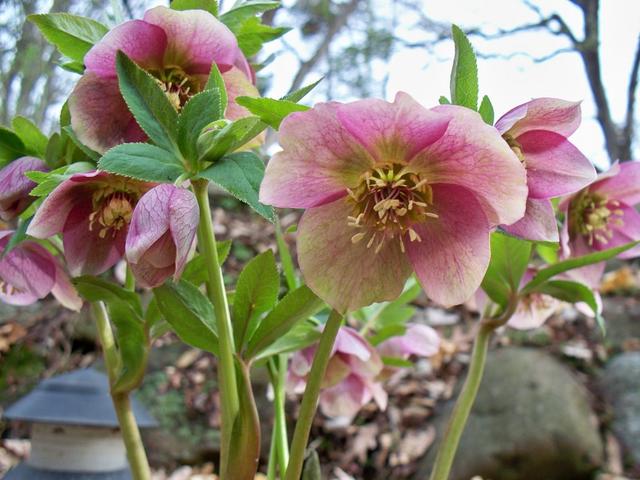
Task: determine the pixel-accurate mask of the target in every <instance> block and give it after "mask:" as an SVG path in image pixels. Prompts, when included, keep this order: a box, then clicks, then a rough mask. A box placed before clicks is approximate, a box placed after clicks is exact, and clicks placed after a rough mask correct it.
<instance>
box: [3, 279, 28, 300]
mask: <svg viewBox="0 0 640 480" xmlns="http://www.w3.org/2000/svg"><path fill="white" fill-rule="evenodd" d="M0 293H2V294H3V295H6V296H11V295H15V294H17V293H24V290H22V289H21V288H18V287H16V286H15V285H12V284H11V283H10V282H7V281H5V280H4V279H3V278H2V277H0Z"/></svg>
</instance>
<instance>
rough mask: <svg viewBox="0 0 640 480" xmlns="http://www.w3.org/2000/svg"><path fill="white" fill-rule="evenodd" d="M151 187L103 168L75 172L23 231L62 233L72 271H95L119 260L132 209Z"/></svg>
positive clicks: (37, 235)
mask: <svg viewBox="0 0 640 480" xmlns="http://www.w3.org/2000/svg"><path fill="white" fill-rule="evenodd" d="M151 187H152V185H151V184H148V183H144V182H139V181H137V180H132V179H130V178H126V177H121V176H118V175H112V174H110V173H106V172H89V173H78V174H75V175H73V176H71V177H70V178H69V179H67V180H65V181H64V182H62V183H61V184H60V185H58V187H56V189H55V190H54V191H53V192H51V193H50V194H49V196H48V197H47V198H46V199H45V201H44V202H43V203H42V205H40V208H38V210H37V211H36V214H35V216H34V217H33V220H32V221H31V224H30V225H29V228H28V229H27V233H28V234H29V235H31V236H32V237H35V238H48V237H51V236H52V235H55V234H57V233H62V241H63V245H64V252H65V258H66V260H67V265H68V267H69V271H70V273H71V275H73V276H77V275H85V274H86V275H98V274H100V273H102V272H104V271H105V270H107V269H109V268H111V267H112V266H113V265H115V264H116V262H117V261H118V260H120V258H122V256H123V254H124V247H125V239H126V236H127V229H128V227H129V222H130V221H131V215H132V214H133V209H134V207H135V205H136V203H137V202H138V199H139V198H140V196H141V195H142V194H143V193H144V192H146V191H147V190H148V189H149V188H151Z"/></svg>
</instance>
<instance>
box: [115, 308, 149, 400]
mask: <svg viewBox="0 0 640 480" xmlns="http://www.w3.org/2000/svg"><path fill="white" fill-rule="evenodd" d="M107 309H108V311H109V318H110V319H111V322H112V323H113V324H114V325H115V327H116V328H115V334H114V336H115V339H116V343H117V344H118V353H119V354H120V369H119V372H118V376H117V378H116V381H115V382H114V384H113V385H112V386H111V389H112V392H114V393H123V392H130V391H132V390H133V389H135V388H137V387H139V386H140V383H142V379H143V377H144V371H145V369H146V367H147V358H148V355H149V339H148V338H147V334H146V332H145V329H144V323H143V322H141V321H140V319H138V318H134V317H132V316H131V315H130V312H129V309H128V308H127V305H126V303H125V302H121V301H116V302H113V301H111V302H107Z"/></svg>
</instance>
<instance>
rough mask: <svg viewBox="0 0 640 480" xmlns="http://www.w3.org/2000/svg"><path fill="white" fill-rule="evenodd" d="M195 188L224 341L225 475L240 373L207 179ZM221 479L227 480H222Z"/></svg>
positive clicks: (195, 183)
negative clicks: (235, 355)
mask: <svg viewBox="0 0 640 480" xmlns="http://www.w3.org/2000/svg"><path fill="white" fill-rule="evenodd" d="M192 185H193V190H194V192H195V195H196V198H197V200H198V206H199V207H200V224H199V225H198V230H199V231H198V240H199V247H200V252H201V254H202V255H204V257H205V260H206V264H207V270H208V275H209V281H208V282H207V293H208V295H209V300H211V303H212V304H213V308H214V311H215V314H216V325H217V328H218V336H219V341H220V356H219V359H218V360H219V365H218V384H219V389H220V397H221V414H222V415H221V417H222V425H221V446H220V472H221V474H222V475H224V472H226V471H227V462H228V459H229V445H230V443H231V434H232V429H233V422H234V420H235V417H236V414H237V413H238V408H239V401H238V387H237V380H236V370H235V366H234V360H233V359H234V343H233V330H232V326H231V315H230V314H229V304H228V303H227V294H226V291H225V288H224V281H223V277H222V269H221V268H220V261H219V259H218V251H217V248H216V237H215V234H214V232H213V220H212V218H211V206H210V205H209V193H208V182H207V181H205V180H194V181H192ZM221 480H227V479H224V478H222V477H221ZM228 480H233V479H228Z"/></svg>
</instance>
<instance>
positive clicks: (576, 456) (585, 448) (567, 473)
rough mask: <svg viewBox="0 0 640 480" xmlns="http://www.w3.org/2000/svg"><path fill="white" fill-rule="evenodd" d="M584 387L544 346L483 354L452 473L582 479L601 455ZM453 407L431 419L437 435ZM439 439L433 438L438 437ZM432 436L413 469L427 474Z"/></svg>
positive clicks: (460, 478)
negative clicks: (480, 378) (484, 358)
mask: <svg viewBox="0 0 640 480" xmlns="http://www.w3.org/2000/svg"><path fill="white" fill-rule="evenodd" d="M589 400H590V399H589V394H588V393H587V391H586V390H585V389H584V388H583V386H582V385H581V384H580V383H579V382H578V381H577V379H576V378H575V376H574V375H573V374H572V373H571V371H570V370H569V369H568V368H567V367H565V366H564V365H562V364H561V363H560V362H558V361H557V360H555V359H554V358H553V357H551V356H549V355H548V354H546V353H544V352H542V351H538V350H534V349H526V348H505V349H502V350H498V351H495V352H492V353H490V354H489V357H488V360H487V365H486V370H485V376H484V379H483V381H482V386H481V388H480V391H479V393H478V397H477V400H476V403H475V406H474V408H473V411H472V413H471V416H470V418H469V422H468V424H467V428H466V430H465V433H464V435H463V437H462V440H461V442H460V448H459V450H458V453H457V456H456V459H455V462H454V467H453V471H452V474H451V477H450V480H469V479H470V478H472V477H474V476H476V475H479V476H481V477H482V478H485V479H491V480H582V479H585V480H586V479H589V478H591V475H592V473H593V472H594V470H596V469H597V468H598V466H600V465H601V464H602V462H603V445H602V442H601V439H600V435H599V431H598V425H597V422H596V418H595V415H594V413H593V411H592V410H591V406H590V401H589ZM452 409H453V401H451V402H449V403H448V404H446V405H445V406H444V408H443V409H442V411H441V412H440V413H439V416H438V417H437V420H436V427H437V429H438V432H439V437H440V435H441V433H442V431H443V429H444V427H445V426H446V423H447V420H448V418H449V415H450V413H451V410H452ZM438 442H439V440H438ZM436 450H437V444H436V445H434V446H433V447H432V448H431V449H430V450H429V454H428V455H427V457H426V458H425V460H424V461H423V463H422V464H421V466H420V469H419V471H418V474H417V475H416V477H415V478H416V479H424V478H428V473H429V472H430V470H431V466H432V464H433V461H434V458H435V453H436Z"/></svg>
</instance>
